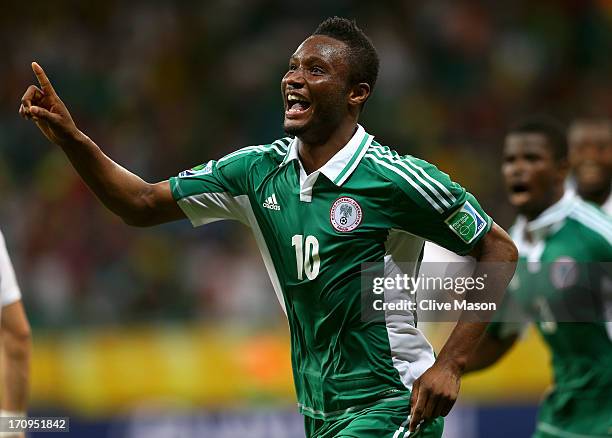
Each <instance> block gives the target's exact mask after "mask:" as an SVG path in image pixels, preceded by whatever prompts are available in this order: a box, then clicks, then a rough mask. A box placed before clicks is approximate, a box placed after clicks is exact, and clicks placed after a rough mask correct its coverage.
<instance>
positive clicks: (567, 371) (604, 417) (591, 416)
mask: <svg viewBox="0 0 612 438" xmlns="http://www.w3.org/2000/svg"><path fill="white" fill-rule="evenodd" d="M510 235H511V237H512V239H513V240H514V242H515V243H516V245H517V247H518V249H519V254H520V257H519V264H518V267H517V270H516V273H515V275H514V277H513V279H512V281H511V282H510V284H509V286H508V293H507V295H506V300H505V302H504V306H503V307H502V309H500V315H499V318H500V319H501V320H503V321H499V322H495V323H493V324H491V326H490V327H489V331H490V333H492V334H493V335H495V336H497V337H505V336H507V335H509V334H518V333H519V332H521V331H522V330H523V329H524V327H525V325H526V322H525V321H527V320H532V321H534V322H535V323H536V327H537V329H538V332H539V333H540V334H541V335H542V338H543V339H544V341H545V343H546V345H547V346H548V347H549V349H550V351H551V357H552V367H553V375H554V388H553V390H552V391H551V392H550V393H549V394H548V395H547V397H546V399H545V400H544V401H543V403H542V406H541V408H540V412H539V419H538V425H537V432H536V436H542V437H544V436H570V435H567V433H568V432H572V433H574V434H578V435H571V436H584V437H588V436H612V398H611V397H610V394H612V340H611V338H612V324H611V323H610V322H607V321H610V320H611V317H612V313H611V310H612V308H611V307H610V305H611V304H612V303H611V302H610V301H609V300H610V298H612V297H611V296H610V292H611V291H610V285H611V283H610V278H609V277H608V274H609V273H608V272H607V271H608V270H609V269H607V267H609V265H608V264H607V263H606V262H610V261H612V246H611V244H612V220H611V219H610V217H609V216H607V215H605V214H604V213H603V212H601V211H600V210H599V209H597V208H596V207H594V206H592V205H590V204H587V203H586V202H584V201H582V200H580V199H579V198H578V197H577V196H575V195H574V194H570V193H567V194H566V195H565V196H564V197H563V198H562V199H561V200H560V201H559V202H557V203H556V204H554V205H553V206H551V207H549V208H548V209H547V210H546V211H544V212H543V213H542V214H541V215H540V216H538V217H537V218H536V219H534V220H533V221H531V222H527V221H526V220H525V219H524V218H519V219H518V220H517V222H516V224H515V225H514V226H513V227H512V228H511V229H510ZM526 235H530V236H531V239H530V240H527V239H526ZM593 262H602V263H593ZM511 312H512V315H511V314H510V313H511ZM522 316H524V317H525V319H523V318H522ZM521 320H523V321H521ZM572 321H574V322H572ZM576 321H578V322H576Z"/></svg>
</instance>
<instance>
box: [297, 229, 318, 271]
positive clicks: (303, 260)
mask: <svg viewBox="0 0 612 438" xmlns="http://www.w3.org/2000/svg"><path fill="white" fill-rule="evenodd" d="M303 238H304V236H302V235H301V234H296V235H295V236H293V237H292V238H291V245H292V246H295V260H296V262H297V278H298V280H302V279H303V278H304V273H306V277H308V279H309V280H314V279H315V278H317V275H319V267H320V266H321V260H320V259H319V241H318V240H317V238H316V237H315V236H306V242H304V241H303ZM304 246H306V251H304ZM311 259H312V261H311Z"/></svg>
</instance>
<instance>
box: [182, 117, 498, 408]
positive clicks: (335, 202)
mask: <svg viewBox="0 0 612 438" xmlns="http://www.w3.org/2000/svg"><path fill="white" fill-rule="evenodd" d="M298 148H299V140H298V139H297V138H295V139H292V138H283V139H280V140H276V141H274V142H273V143H270V144H267V145H262V146H250V147H245V148H242V149H239V150H237V151H236V152H233V153H231V154H229V155H227V156H225V157H223V158H221V159H219V160H218V161H209V162H208V163H206V164H203V165H201V166H198V167H195V168H193V169H191V170H187V171H185V172H182V173H181V174H180V175H179V176H178V177H175V178H171V179H170V185H171V188H172V193H173V196H174V197H175V199H176V200H177V202H178V204H179V205H180V207H181V208H182V209H183V211H184V212H185V214H186V216H187V217H188V218H189V219H190V220H191V222H192V224H193V225H194V226H198V225H202V224H205V223H208V222H212V221H215V220H220V219H235V220H238V221H241V222H242V223H244V224H246V225H247V226H249V227H250V228H251V229H252V231H253V233H254V235H255V239H256V241H257V244H258V246H259V249H260V251H261V254H262V256H263V260H264V264H265V266H266V269H267V271H268V274H269V276H270V279H271V281H272V286H273V287H274V290H275V292H276V295H277V297H278V300H279V301H280V304H281V306H282V308H283V310H284V311H285V313H286V315H287V318H288V321H289V328H290V333H291V356H292V366H293V373H294V381H295V386H296V392H297V396H298V405H299V409H300V411H301V412H302V413H303V414H305V415H308V416H310V417H313V418H318V419H330V418H340V417H342V416H343V415H345V414H349V413H350V412H353V411H355V410H356V409H359V408H361V407H365V406H367V405H369V404H371V403H374V402H376V401H378V400H381V399H389V398H397V397H402V398H408V397H409V393H410V388H411V385H412V382H413V381H414V380H415V379H416V378H417V377H419V376H420V375H421V374H422V373H423V372H424V371H425V370H426V369H427V368H429V367H430V366H431V365H432V364H433V362H434V354H433V350H432V347H431V345H430V344H429V343H428V341H427V340H426V339H425V337H424V336H423V334H422V333H421V332H420V331H419V330H418V328H417V327H416V322H415V319H414V315H412V314H411V313H403V314H401V315H398V314H389V315H387V316H386V319H385V320H384V321H367V320H365V319H363V318H361V310H362V309H361V293H362V284H361V273H362V269H364V268H363V267H362V264H364V263H384V270H385V273H388V272H389V273H391V272H394V273H395V272H397V270H398V269H399V268H398V266H397V264H396V263H398V262H416V261H418V260H419V257H420V254H421V250H422V247H423V242H424V240H425V239H428V240H431V241H434V242H436V243H438V244H440V245H442V246H444V247H446V248H448V249H451V250H453V251H455V252H457V253H460V254H466V253H468V252H469V251H470V250H471V249H472V248H473V247H474V245H475V244H476V243H477V242H478V241H479V239H480V238H482V236H483V235H485V234H486V232H487V231H488V230H489V228H490V226H491V223H492V222H491V219H490V218H489V217H488V216H487V215H486V214H485V213H484V212H483V211H482V209H481V207H480V206H479V204H478V202H477V201H476V200H475V199H474V197H473V196H472V195H470V194H469V193H467V192H466V190H465V189H464V188H462V187H461V186H460V185H458V184H456V183H454V182H452V181H451V180H450V179H449V177H448V175H446V174H444V173H442V172H440V171H439V170H438V169H437V168H436V167H434V166H432V165H431V164H429V163H427V162H425V161H422V160H419V159H416V158H414V157H411V156H400V155H398V154H397V153H396V152H395V151H393V150H391V149H389V148H388V147H386V146H381V145H379V144H378V143H376V142H374V141H373V136H372V135H370V134H368V133H366V132H365V130H364V129H363V127H361V126H357V130H356V132H355V134H354V136H353V137H352V138H351V140H350V141H349V142H348V143H347V144H346V145H345V146H344V147H343V148H342V149H341V150H340V151H338V152H337V153H336V155H334V156H333V157H332V158H331V159H330V160H329V161H328V162H327V163H326V164H325V165H324V166H323V167H321V168H320V169H319V170H317V171H315V172H313V173H311V174H309V175H307V174H306V172H305V171H304V169H303V167H302V164H301V162H300V160H299V157H298ZM413 265H414V266H416V265H417V263H413ZM411 274H415V273H414V272H413V273H411Z"/></svg>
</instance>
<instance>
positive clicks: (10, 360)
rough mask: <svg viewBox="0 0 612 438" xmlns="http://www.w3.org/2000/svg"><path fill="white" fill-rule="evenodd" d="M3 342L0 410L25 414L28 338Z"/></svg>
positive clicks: (28, 355)
mask: <svg viewBox="0 0 612 438" xmlns="http://www.w3.org/2000/svg"><path fill="white" fill-rule="evenodd" d="M4 337H5V339H4V340H3V349H2V350H3V355H2V356H3V357H2V361H3V373H2V386H3V388H4V390H3V394H2V409H3V410H6V411H11V412H25V411H26V410H27V407H28V393H29V387H30V386H29V383H30V379H29V377H30V356H31V341H30V338H29V337H27V338H21V339H11V335H8V336H7V335H5V336H4Z"/></svg>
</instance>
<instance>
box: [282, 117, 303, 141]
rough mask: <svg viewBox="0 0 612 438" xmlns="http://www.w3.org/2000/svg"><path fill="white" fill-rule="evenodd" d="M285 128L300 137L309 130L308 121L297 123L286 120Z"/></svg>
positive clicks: (289, 132) (287, 131) (288, 132)
mask: <svg viewBox="0 0 612 438" xmlns="http://www.w3.org/2000/svg"><path fill="white" fill-rule="evenodd" d="M283 129H284V130H285V132H286V133H287V134H289V135H293V136H294V137H298V136H300V135H302V134H304V133H305V132H306V131H307V130H308V125H307V124H306V123H295V122H293V121H292V120H285V123H284V124H283Z"/></svg>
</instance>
